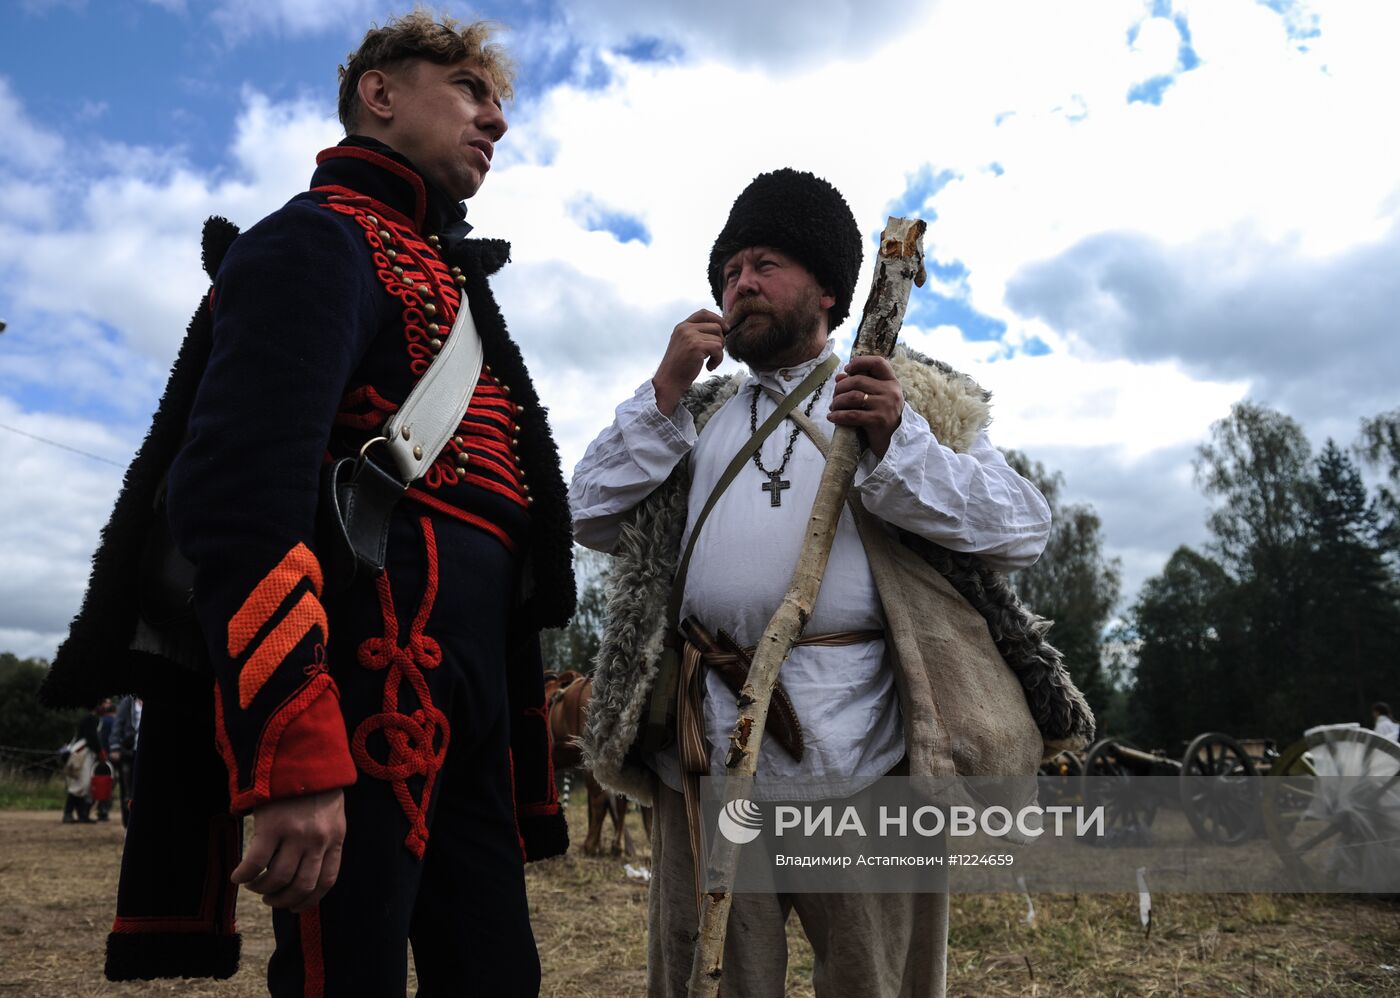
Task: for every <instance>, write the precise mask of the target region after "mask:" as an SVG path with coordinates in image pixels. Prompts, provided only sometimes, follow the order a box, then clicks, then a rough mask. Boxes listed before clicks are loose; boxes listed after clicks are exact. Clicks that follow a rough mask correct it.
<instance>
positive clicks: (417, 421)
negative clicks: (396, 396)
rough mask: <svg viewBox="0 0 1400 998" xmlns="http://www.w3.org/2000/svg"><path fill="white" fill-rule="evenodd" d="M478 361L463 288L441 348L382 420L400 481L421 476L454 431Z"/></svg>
mask: <svg viewBox="0 0 1400 998" xmlns="http://www.w3.org/2000/svg"><path fill="white" fill-rule="evenodd" d="M481 362H482V351H481V336H480V334H478V333H477V331H476V322H475V321H474V320H473V319H472V310H471V308H470V307H469V304H468V302H467V296H466V294H465V293H463V295H462V300H461V303H460V304H459V305H458V306H457V317H456V318H455V319H454V320H453V321H452V332H451V333H449V334H448V336H447V338H446V339H445V340H443V341H442V349H441V350H440V351H438V355H437V356H436V357H434V358H433V360H432V363H431V364H429V365H428V369H427V370H426V371H424V372H423V376H422V377H421V378H419V379H418V384H416V385H414V386H413V391H411V392H409V393H408V398H406V399H404V402H403V405H401V406H399V408H398V411H397V412H395V413H394V414H393V415H392V416H390V417H389V421H388V422H387V423H385V424H384V431H383V433H384V437H385V441H386V442H385V446H386V447H387V448H388V450H389V454H390V455H391V456H392V458H393V461H394V467H395V468H396V469H397V470H398V472H399V475H400V476H402V478H403V480H404V482H405V483H408V482H413V481H415V480H416V479H418V478H421V477H423V473H424V472H426V471H427V470H428V467H429V466H430V465H431V464H432V463H433V462H434V461H436V460H437V457H438V455H439V454H440V453H442V449H443V448H444V447H446V446H447V441H448V440H449V439H450V438H451V437H452V434H454V433H456V432H457V427H458V425H459V424H460V423H461V422H462V416H463V415H464V414H465V413H466V411H467V404H468V403H469V402H471V399H472V393H473V392H474V391H476V383H477V380H478V379H479V378H480V377H481Z"/></svg>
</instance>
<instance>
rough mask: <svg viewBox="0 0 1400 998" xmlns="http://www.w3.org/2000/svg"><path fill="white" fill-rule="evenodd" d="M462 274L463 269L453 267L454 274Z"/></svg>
mask: <svg viewBox="0 0 1400 998" xmlns="http://www.w3.org/2000/svg"><path fill="white" fill-rule="evenodd" d="M461 272H462V268H461V267H453V268H452V273H454V274H460V273H461Z"/></svg>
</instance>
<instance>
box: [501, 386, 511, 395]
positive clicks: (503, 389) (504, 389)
mask: <svg viewBox="0 0 1400 998" xmlns="http://www.w3.org/2000/svg"><path fill="white" fill-rule="evenodd" d="M501 394H502V395H509V394H510V385H502V386H501Z"/></svg>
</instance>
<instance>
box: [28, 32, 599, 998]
mask: <svg viewBox="0 0 1400 998" xmlns="http://www.w3.org/2000/svg"><path fill="white" fill-rule="evenodd" d="M490 35H491V29H490V28H489V26H488V25H486V24H484V23H477V24H471V25H467V26H461V25H459V24H457V23H455V22H453V21H451V20H450V19H446V20H444V21H442V22H438V21H435V20H434V19H433V18H432V17H431V16H430V15H428V14H427V13H425V12H422V11H419V12H415V13H413V14H410V15H408V16H405V17H403V18H401V19H398V20H395V21H390V22H389V23H388V24H386V25H385V26H384V27H382V28H376V29H374V30H371V31H370V32H369V33H368V34H367V35H366V36H365V38H364V40H363V42H362V43H361V45H360V47H359V49H358V51H357V52H356V53H355V54H353V55H352V56H351V57H350V58H349V60H348V63H347V65H346V66H345V67H343V68H342V71H341V87H340V101H339V109H340V117H341V120H342V122H343V123H344V125H345V129H346V133H347V137H346V138H345V139H344V141H342V142H341V143H340V144H339V145H337V146H335V147H333V148H330V149H327V150H324V151H323V152H321V153H320V154H319V155H318V156H317V159H316V169H315V173H314V174H313V176H312V179H311V185H310V189H309V190H308V191H306V192H304V193H301V194H298V195H296V196H295V197H293V198H292V199H291V201H290V202H288V204H287V205H286V206H284V207H283V208H281V209H279V210H278V211H276V212H274V213H273V214H272V215H270V216H268V217H267V218H265V219H263V220H262V221H261V222H259V223H258V224H257V225H256V226H254V227H253V228H251V229H250V230H249V231H248V232H246V233H244V234H242V235H238V236H237V238H236V239H232V238H231V233H230V232H229V231H228V228H229V227H228V226H227V223H225V224H224V226H223V227H220V226H219V225H217V224H215V225H212V226H211V227H210V228H209V229H206V239H205V256H206V261H205V262H206V267H207V268H208V269H209V270H210V273H211V277H212V278H213V287H212V289H211V290H210V292H209V295H208V300H207V302H206V304H205V306H204V307H203V308H202V309H201V311H200V313H199V314H198V315H197V316H196V319H195V322H194V323H193V325H192V326H191V330H190V334H189V336H188V337H187V339H186V345H185V348H183V349H182V354H181V358H180V360H179V361H177V366H176V370H175V372H174V374H173V375H172V379H171V383H170V387H169V388H168V389H167V394H166V398H165V400H164V401H163V403H162V407H161V411H160V413H158V415H157V417H156V422H155V424H154V426H153V429H152V432H151V436H150V437H149V438H148V439H147V442H146V444H145V445H143V448H142V451H141V454H140V455H139V456H138V458H137V461H136V464H135V465H134V466H133V469H132V472H131V473H130V474H129V475H128V479H127V488H126V492H125V493H124V495H123V496H122V497H121V499H120V500H119V501H118V506H117V510H116V512H115V514H114V516H113V520H112V524H111V525H110V526H109V528H108V530H107V532H106V534H105V536H104V547H103V549H102V550H101V551H99V553H98V555H97V558H96V559H95V568H94V576H93V582H92V585H91V587H90V589H89V596H88V599H87V601H86V603H85V606H84V610H83V613H82V614H81V615H80V617H79V619H78V620H77V621H76V622H75V624H74V628H73V632H72V635H71V637H70V640H69V642H68V643H67V644H66V645H65V649H64V650H63V651H62V652H61V653H60V661H59V663H57V664H56V666H55V670H54V671H55V674H56V675H55V677H54V683H53V689H52V690H51V691H50V692H51V694H52V697H51V698H52V699H63V697H64V696H65V695H66V694H67V693H69V692H70V688H72V687H82V686H83V685H84V684H91V683H93V682H102V683H103V684H104V686H103V688H107V689H110V688H114V687H117V686H125V688H129V689H132V690H134V691H135V692H138V693H141V694H143V695H144V697H145V716H144V718H143V724H142V730H141V752H140V753H139V755H138V757H137V765H138V774H137V778H136V779H137V787H138V793H137V796H136V799H135V801H134V803H133V806H132V818H131V821H132V826H131V831H130V836H129V838H128V840H127V848H126V853H125V857H124V861H123V864H124V865H123V879H122V887H121V897H120V898H119V901H118V914H117V919H116V923H115V925H114V927H113V932H112V935H111V937H110V939H109V945H108V965H107V973H108V975H109V976H111V977H113V978H132V977H151V976H197V975H198V976H202V975H213V976H227V975H228V974H231V973H232V972H233V969H234V968H235V967H236V965H237V956H238V941H237V937H236V936H235V935H234V934H233V899H234V895H235V894H236V891H237V888H236V887H233V886H231V883H232V884H233V885H237V884H242V885H246V887H247V888H248V889H249V890H251V891H252V892H254V893H256V894H258V895H260V896H261V898H262V901H263V902H264V903H266V904H268V905H270V906H272V908H273V927H274V930H275V933H276V941H277V947H276V952H275V953H274V954H273V957H272V960H271V962H270V964H269V968H268V984H269V988H270V990H271V992H272V993H273V994H274V995H293V994H297V995H300V994H308V995H310V994H315V995H322V994H325V995H355V996H359V995H387V994H399V995H402V994H403V991H404V985H405V980H406V975H407V947H408V944H409V943H410V942H411V944H412V946H413V951H414V958H415V968H416V972H417V977H418V987H419V991H418V993H419V994H422V995H429V994H432V995H448V994H452V995H456V994H462V993H464V990H463V989H464V988H467V989H469V990H470V991H471V992H472V993H479V994H489V995H492V996H533V995H535V994H537V993H538V990H539V979H540V970H539V959H538V955H537V952H536V947H535V942H534V937H533V935H532V933H531V929H530V923H529V914H528V907H527V904H526V897H525V882H524V869H523V864H524V862H525V861H526V860H527V859H534V858H539V857H541V856H547V855H555V854H558V853H561V852H563V851H564V849H565V848H567V833H566V831H565V828H564V824H563V816H562V813H561V812H560V809H559V805H558V802H557V800H556V799H555V794H554V787H553V780H552V773H551V771H550V769H549V765H548V732H547V729H546V721H545V711H544V696H543V671H542V668H541V664H540V656H539V642H538V631H539V629H540V628H541V627H543V626H560V625H562V624H563V623H564V622H565V621H566V620H567V619H568V617H569V616H570V614H571V613H572V608H573V601H574V584H573V577H572V569H571V560H570V559H571V553H572V546H571V543H570V539H569V521H568V513H567V507H566V503H565V493H564V483H563V477H562V474H561V473H560V469H559V463H558V455H557V451H556V449H555V446H554V442H553V440H552V438H551V436H550V431H549V426H548V423H547V421H546V420H545V417H544V413H543V410H542V409H541V407H540V405H539V401H538V398H537V397H536V395H535V392H534V389H533V387H532V385H531V382H530V378H529V375H528V373H527V372H526V370H525V366H524V363H523V361H522V359H521V355H520V352H519V349H518V348H517V347H516V345H515V344H514V343H513V342H512V340H511V339H510V337H509V335H508V334H507V332H506V328H505V323H504V322H503V320H502V318H501V316H500V313H499V311H498V309H497V307H496V304H495V301H494V299H493V297H492V294H491V290H490V287H489V284H488V277H489V276H490V275H491V274H493V273H495V272H496V271H497V270H499V269H500V267H501V266H502V265H503V264H504V263H505V262H506V260H507V257H508V255H509V246H508V245H507V244H505V243H503V242H501V241H499V240H480V239H472V238H468V232H469V230H470V228H471V227H470V226H469V225H468V224H467V222H466V220H465V214H466V213H465V210H464V209H463V207H462V204H461V202H462V201H463V200H464V199H467V198H470V197H472V196H474V195H475V194H476V193H477V192H478V190H479V189H480V187H481V185H482V183H483V181H484V180H485V178H486V175H487V172H488V171H489V170H490V168H491V161H492V156H493V153H494V150H495V148H496V145H497V144H498V143H499V142H500V141H501V139H502V137H503V136H504V135H505V132H506V127H507V125H506V118H505V113H504V110H503V109H502V105H501V102H502V100H503V98H508V97H509V96H510V93H511V78H512V70H511V68H510V65H509V63H508V61H507V59H506V57H505V55H504V53H503V52H502V51H501V50H500V48H499V47H498V46H496V45H488V44H486V42H487V41H488V39H489V38H490ZM463 309H469V310H470V316H471V319H472V322H471V323H465V324H463V325H462V326H461V327H460V328H454V325H453V324H454V319H455V318H456V317H457V315H458V313H459V312H460V311H461V310H463ZM473 323H474V325H475V327H476V331H477V332H478V333H479V334H480V338H481V348H482V352H483V354H484V360H485V366H484V367H483V368H482V371H481V375H480V378H479V380H478V381H477V383H476V386H475V392H474V394H472V395H471V399H470V402H469V404H467V403H464V404H465V407H466V411H465V413H464V414H461V413H460V410H458V414H460V416H461V418H460V421H459V422H457V423H453V424H451V425H454V426H455V428H456V429H455V433H453V434H452V435H451V436H450V438H449V439H447V441H446V443H445V444H444V445H443V446H442V448H441V451H440V452H439V451H437V450H436V448H433V449H432V451H433V452H431V453H420V452H422V451H423V450H424V448H423V447H422V446H420V447H419V448H418V451H415V452H414V458H415V459H416V460H419V461H423V462H426V463H425V464H424V465H423V468H424V469H425V470H422V471H420V472H418V474H416V475H415V476H412V477H413V481H411V482H410V483H409V484H408V488H407V490H406V492H405V491H403V490H402V482H401V481H400V482H399V483H398V486H399V491H398V492H397V493H396V495H398V496H400V497H399V498H397V501H396V502H395V503H394V504H393V505H392V514H391V516H390V518H389V520H388V527H387V533H386V535H385V536H386V537H387V542H386V547H384V548H383V549H382V550H383V559H384V569H383V571H382V572H380V573H378V574H377V575H376V574H374V573H372V572H370V571H359V572H358V573H357V574H354V575H353V576H349V577H347V576H346V573H344V572H340V571H338V570H335V567H334V565H333V562H332V560H331V555H332V554H333V552H334V551H336V550H339V548H338V547H337V545H336V544H335V543H334V540H333V536H334V535H328V534H326V533H325V532H323V531H321V530H318V524H317V520H318V513H319V515H320V516H321V517H323V518H324V517H325V516H326V515H327V512H328V510H327V507H326V502H327V499H326V498H325V497H324V496H323V494H322V492H323V489H322V478H323V468H325V467H329V466H331V464H332V463H333V462H335V461H337V460H340V459H354V458H356V457H357V456H358V458H359V460H360V462H361V463H360V465H359V467H360V469H361V470H363V469H364V462H366V461H368V462H385V458H384V456H383V453H382V449H383V447H384V446H385V443H384V438H383V436H382V434H383V432H384V430H383V427H384V424H385V422H386V420H387V419H388V418H389V417H390V416H391V415H393V414H394V413H395V412H396V410H398V409H399V407H400V406H401V405H403V404H404V403H405V400H406V399H407V398H408V397H409V394H410V392H411V391H412V390H413V389H414V387H415V385H416V384H417V383H418V382H419V380H420V379H421V378H423V377H424V376H425V374H427V373H428V372H429V371H431V372H432V374H433V375H434V376H438V377H441V376H442V375H441V374H440V372H441V371H442V368H438V367H434V366H433V364H432V362H433V359H434V357H435V356H436V355H437V354H438V353H439V352H440V351H442V350H443V348H444V345H445V344H447V343H448V342H449V336H459V335H461V336H472V335H473V333H472V330H471V326H472V324H473ZM459 356H460V354H459ZM206 358H207V359H206ZM196 385H197V392H196V391H195V386H196ZM440 403H441V400H439V404H440ZM419 411H420V412H421V410H419ZM427 422H432V420H427ZM411 429H419V430H421V429H422V427H421V426H418V427H410V426H408V425H405V426H404V430H403V434H402V435H403V437H404V438H405V439H408V438H409V436H410V430H411ZM420 439H422V434H421V433H420V435H419V436H418V437H416V438H414V441H415V442H416V441H417V440H420ZM424 443H427V441H424ZM350 463H353V461H351V462H350ZM385 466H386V467H387V463H386V465H385ZM342 467H343V466H342ZM166 469H168V473H167V471H166ZM382 474H384V475H389V474H391V472H390V471H388V470H386V471H383V472H382ZM391 481H392V479H391ZM360 494H361V495H363V494H364V493H360ZM162 497H164V500H165V501H164V502H162V501H161V499H162ZM365 501H366V502H368V501H369V500H365ZM153 507H154V508H158V509H159V510H160V514H159V515H160V516H161V517H164V518H165V519H166V520H167V521H168V525H169V530H170V534H171V535H172V536H173V539H174V542H175V544H176V545H177V546H178V549H179V551H180V553H181V554H183V556H184V557H185V558H186V559H188V561H189V562H190V563H192V566H193V571H194V578H193V604H194V609H195V611H197V616H198V624H199V630H200V631H201V632H202V636H201V637H200V638H199V639H198V640H199V642H201V643H202V651H203V655H201V656H197V657H198V658H200V659H203V661H199V662H196V663H195V664H196V668H195V670H194V671H191V672H184V673H182V672H181V671H180V670H179V669H178V668H176V667H174V666H172V665H171V663H170V661H168V660H166V659H165V658H161V657H159V656H158V655H156V654H154V653H153V652H157V651H158V652H161V653H165V652H170V653H171V655H172V656H173V655H174V653H173V651H172V649H171V647H170V646H169V643H168V642H165V643H162V641H157V640H156V639H155V638H154V637H153V636H152V631H153V630H154V628H155V623H154V622H153V621H152V620H151V619H150V615H149V614H146V615H145V616H144V617H143V620H142V622H141V623H136V622H135V619H134V618H135V617H136V614H135V612H134V610H135V608H134V607H133V606H132V604H131V600H132V597H130V596H129V594H128V593H129V590H131V589H134V588H136V587H135V586H133V585H132V581H133V580H132V578H131V577H132V576H133V575H135V574H136V566H137V563H138V562H139V561H140V557H139V548H140V544H139V542H137V543H136V544H135V546H134V548H135V549H134V548H133V543H132V540H131V538H132V537H133V536H139V535H140V534H141V533H142V531H143V528H144V526H145V520H146V519H149V513H148V512H147V511H149V510H150V509H152V508H153ZM167 508H168V516H167V515H166V512H165V511H166V509H167ZM345 515H346V517H347V518H349V517H350V515H351V514H349V513H346V514H345ZM143 517H144V518H145V519H143ZM157 525H159V524H157ZM113 646H115V648H114V647H113ZM128 648H137V649H139V652H128ZM114 651H115V652H116V653H117V654H116V655H113V654H112V653H113V652H114ZM113 657H116V658H118V659H119V660H120V662H121V668H120V670H119V672H120V674H119V675H118V676H112V675H107V676H103V677H99V679H97V680H94V679H93V678H92V677H91V675H87V674H83V669H84V667H85V666H84V663H91V662H97V661H103V660H104V659H105V660H110V659H112V658H113ZM175 657H178V656H175ZM128 683H129V685H126V684H128ZM216 744H217V754H216V751H215V748H214V746H215V745H216ZM214 767H217V768H218V769H219V770H222V772H211V770H212V769H213V768H214ZM249 814H251V815H252V819H253V834H252V840H251V842H250V843H249V845H248V847H247V850H246V852H244V853H243V855H242V857H241V862H240V860H239V855H238V850H239V841H240V837H239V825H240V822H241V817H242V816H243V815H249ZM230 880H231V883H230Z"/></svg>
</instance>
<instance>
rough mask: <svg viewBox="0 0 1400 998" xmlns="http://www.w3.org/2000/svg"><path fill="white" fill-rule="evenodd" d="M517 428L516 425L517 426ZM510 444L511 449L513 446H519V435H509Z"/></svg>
mask: <svg viewBox="0 0 1400 998" xmlns="http://www.w3.org/2000/svg"><path fill="white" fill-rule="evenodd" d="M517 428H518V427H517ZM510 446H511V448H512V449H514V448H516V447H519V446H520V438H519V437H511V438H510Z"/></svg>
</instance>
